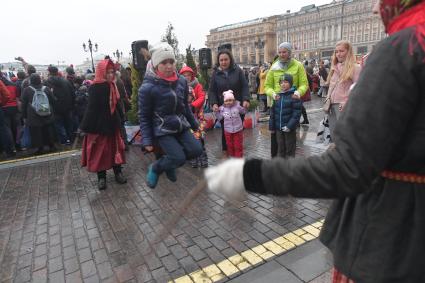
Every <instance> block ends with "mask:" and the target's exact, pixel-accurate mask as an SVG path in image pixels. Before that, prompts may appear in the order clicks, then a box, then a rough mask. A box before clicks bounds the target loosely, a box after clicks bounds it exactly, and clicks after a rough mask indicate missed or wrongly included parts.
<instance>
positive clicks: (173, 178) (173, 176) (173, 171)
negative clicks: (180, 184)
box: [165, 169, 177, 183]
mask: <svg viewBox="0 0 425 283" xmlns="http://www.w3.org/2000/svg"><path fill="white" fill-rule="evenodd" d="M165 175H167V178H168V180H170V181H171V182H173V183H174V182H176V181H177V176H176V169H170V170H167V171H165Z"/></svg>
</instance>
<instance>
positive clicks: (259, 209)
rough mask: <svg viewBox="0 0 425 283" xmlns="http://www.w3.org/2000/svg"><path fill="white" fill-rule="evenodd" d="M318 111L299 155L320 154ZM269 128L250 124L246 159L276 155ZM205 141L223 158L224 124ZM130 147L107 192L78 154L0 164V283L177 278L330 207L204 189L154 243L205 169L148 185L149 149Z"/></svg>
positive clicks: (302, 132)
mask: <svg viewBox="0 0 425 283" xmlns="http://www.w3.org/2000/svg"><path fill="white" fill-rule="evenodd" d="M318 105H319V103H318V102H317V101H316V102H314V103H312V105H310V106H307V108H314V107H317V106H318ZM321 118H322V114H321V113H314V114H311V115H310V121H311V125H310V127H301V128H300V129H299V130H298V133H297V136H298V142H297V155H299V156H309V155H313V154H320V153H321V152H323V148H321V147H320V146H315V145H314V143H313V141H314V137H315V131H316V129H317V124H318V123H319V120H320V119H321ZM267 128H268V123H260V124H259V127H257V128H255V129H253V130H245V131H244V140H245V150H244V152H245V154H246V156H247V157H248V158H249V157H260V158H269V157H270V137H269V133H268V130H267ZM206 149H207V152H208V156H209V159H210V163H211V164H217V163H218V162H219V161H220V160H221V158H222V152H221V131H220V130H219V129H215V130H212V131H209V132H208V133H207V138H206ZM126 154H127V164H126V165H125V166H124V169H123V172H124V174H125V175H126V176H127V177H128V183H127V184H125V185H118V184H116V183H115V182H114V179H113V174H112V173H110V172H108V179H107V181H108V189H107V190H106V191H103V192H99V191H98V190H97V187H96V183H97V177H96V175H95V174H92V173H88V172H87V171H86V170H85V169H84V168H81V167H80V164H79V157H78V156H74V157H67V158H61V159H52V160H44V161H43V162H39V163H36V164H31V165H22V166H15V167H10V168H5V169H1V167H0V279H1V280H0V281H8V280H9V281H16V282H25V281H29V280H32V281H33V282H47V281H50V282H65V281H67V282H124V281H128V282H132V281H134V282H149V281H152V282H153V281H158V280H159V281H161V282H162V281H163V280H171V279H175V278H178V277H180V276H182V275H184V274H188V273H191V272H194V271H196V270H198V269H199V267H200V265H203V266H204V265H207V264H210V263H217V262H219V261H221V260H223V259H225V258H228V257H231V256H232V255H235V254H236V253H239V252H243V251H245V250H246V249H248V248H253V247H254V246H256V245H257V244H261V243H263V242H266V241H269V240H270V239H274V238H276V237H278V236H281V235H283V234H285V233H288V232H289V231H292V230H296V229H298V228H300V227H301V226H304V225H306V224H311V223H313V222H315V221H317V220H320V219H323V217H324V216H325V214H326V211H327V207H328V205H329V201H326V200H305V199H294V198H280V197H272V196H260V195H258V194H252V195H249V197H248V199H247V200H246V201H244V202H234V203H233V202H232V203H230V202H227V201H225V200H223V199H221V198H220V197H218V196H217V195H213V194H210V193H208V192H207V191H204V192H202V193H201V194H200V195H199V197H198V198H197V199H196V200H195V201H194V202H193V204H192V206H191V207H190V209H188V210H187V211H186V213H185V214H184V215H183V216H182V218H181V219H180V221H179V222H178V223H177V225H176V227H174V228H173V229H172V231H171V233H170V235H168V237H166V238H165V239H163V241H162V242H161V243H160V244H158V245H156V246H154V247H153V246H152V243H154V242H155V241H156V240H157V237H158V235H159V233H160V232H161V231H162V228H163V225H164V223H165V222H166V221H167V220H168V219H169V218H170V217H171V216H172V215H173V214H174V213H175V212H176V210H177V208H178V207H179V205H180V204H181V203H182V202H183V200H184V198H185V196H187V195H188V194H189V192H190V191H191V190H192V189H193V187H194V186H195V185H196V184H197V182H198V181H199V180H201V179H202V178H203V170H201V169H192V168H190V166H188V165H185V166H184V167H182V168H180V169H178V170H177V174H178V182H177V183H171V182H169V181H168V180H167V179H166V178H165V177H164V176H161V178H160V182H159V185H158V187H157V188H156V189H155V190H151V189H149V188H148V187H147V186H146V185H145V174H146V167H147V164H149V163H150V162H151V161H152V157H151V156H149V155H147V156H144V155H142V154H141V153H140V148H139V147H138V146H135V145H133V146H131V148H130V151H129V152H127V153H126ZM66 166H69V168H70V169H69V172H68V173H69V174H68V178H66V179H65V178H63V176H64V175H66V174H65V172H64V170H65V167H66ZM5 180H7V182H6V181H5Z"/></svg>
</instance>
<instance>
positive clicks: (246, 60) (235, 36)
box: [205, 16, 278, 65]
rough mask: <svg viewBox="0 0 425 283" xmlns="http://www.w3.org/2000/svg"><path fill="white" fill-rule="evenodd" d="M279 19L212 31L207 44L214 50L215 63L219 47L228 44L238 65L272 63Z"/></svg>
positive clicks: (227, 26)
mask: <svg viewBox="0 0 425 283" xmlns="http://www.w3.org/2000/svg"><path fill="white" fill-rule="evenodd" d="M277 18H278V17H277V16H273V17H268V18H259V19H255V20H250V21H246V22H241V23H236V24H231V25H226V26H222V27H219V28H215V29H212V30H210V34H209V35H208V36H207V42H206V43H205V44H206V46H207V47H209V48H211V50H212V56H213V62H214V63H215V62H216V59H217V58H216V57H217V49H218V47H219V46H220V45H223V44H228V43H230V44H231V45H232V53H233V56H234V58H235V61H236V63H238V64H241V65H258V64H261V63H264V62H270V61H272V59H273V57H274V55H275V53H276V44H277V43H276V20H277Z"/></svg>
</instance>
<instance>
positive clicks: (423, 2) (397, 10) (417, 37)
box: [380, 0, 425, 55]
mask: <svg viewBox="0 0 425 283" xmlns="http://www.w3.org/2000/svg"><path fill="white" fill-rule="evenodd" d="M380 13H381V18H382V21H383V22H384V25H385V29H386V31H387V32H388V34H390V35H391V34H393V33H396V32H398V31H400V30H402V29H405V28H408V27H413V28H414V36H412V37H411V38H410V39H409V54H410V55H412V54H413V51H414V50H415V49H416V48H417V46H418V45H419V47H420V48H421V49H422V50H423V51H424V52H425V0H381V3H380Z"/></svg>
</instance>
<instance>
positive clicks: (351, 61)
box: [327, 40, 356, 84]
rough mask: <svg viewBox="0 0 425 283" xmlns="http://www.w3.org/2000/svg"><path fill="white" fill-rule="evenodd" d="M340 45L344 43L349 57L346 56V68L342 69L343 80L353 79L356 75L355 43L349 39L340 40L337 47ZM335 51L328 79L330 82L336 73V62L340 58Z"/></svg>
mask: <svg viewBox="0 0 425 283" xmlns="http://www.w3.org/2000/svg"><path fill="white" fill-rule="evenodd" d="M339 45H343V46H344V48H345V49H346V50H347V57H346V58H345V61H344V68H343V70H342V74H341V77H340V79H341V82H342V81H348V80H352V79H353V77H354V69H355V67H356V57H355V56H354V52H353V45H351V42H349V41H348V40H341V41H338V42H337V43H336V45H335V47H337V46H339ZM335 53H336V52H335V50H334V54H333V55H332V61H331V71H330V73H329V76H328V79H327V83H328V84H329V82H330V81H331V78H332V76H333V74H334V73H335V68H336V64H338V59H337V58H336V55H335Z"/></svg>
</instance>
